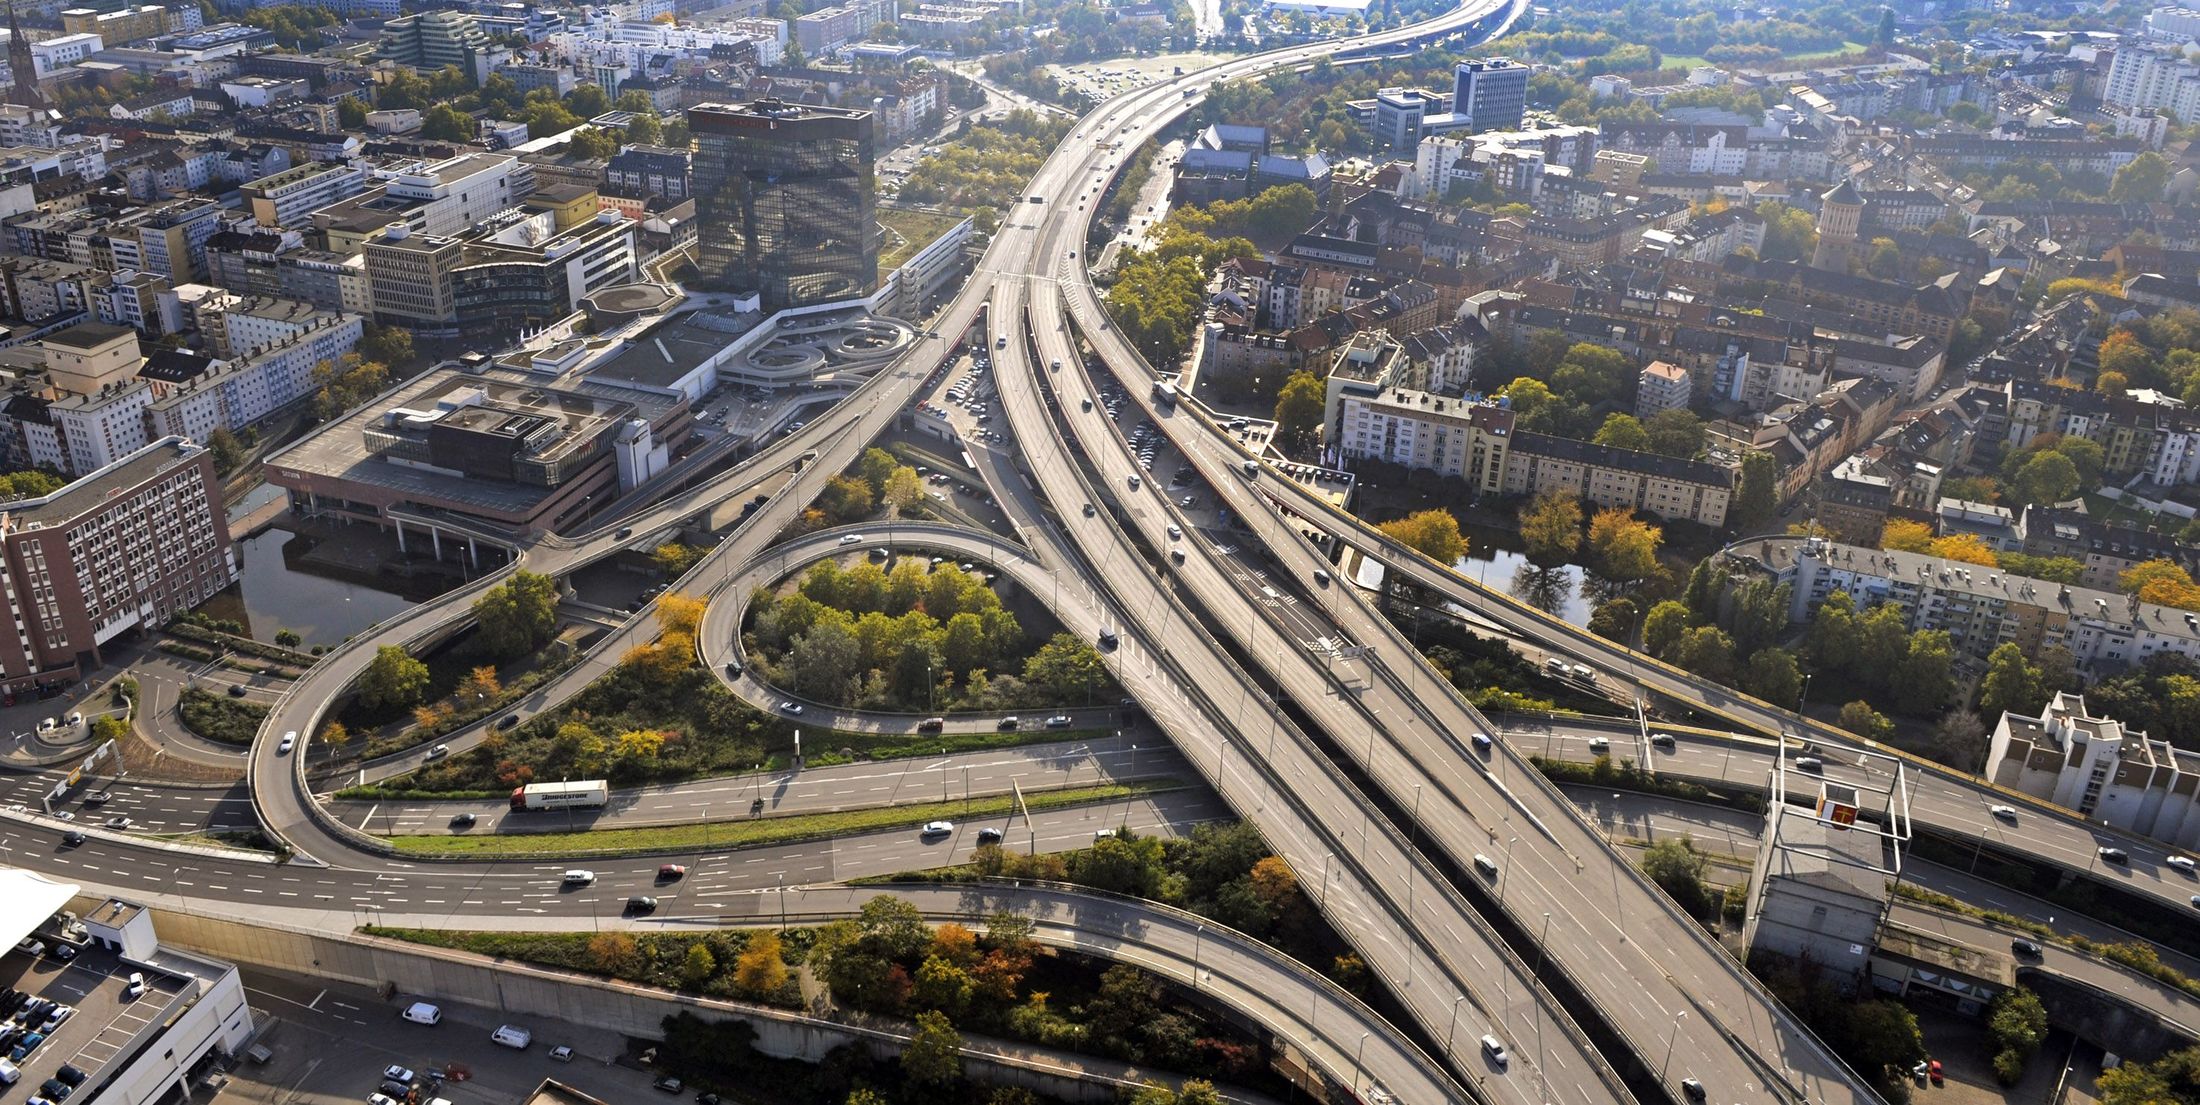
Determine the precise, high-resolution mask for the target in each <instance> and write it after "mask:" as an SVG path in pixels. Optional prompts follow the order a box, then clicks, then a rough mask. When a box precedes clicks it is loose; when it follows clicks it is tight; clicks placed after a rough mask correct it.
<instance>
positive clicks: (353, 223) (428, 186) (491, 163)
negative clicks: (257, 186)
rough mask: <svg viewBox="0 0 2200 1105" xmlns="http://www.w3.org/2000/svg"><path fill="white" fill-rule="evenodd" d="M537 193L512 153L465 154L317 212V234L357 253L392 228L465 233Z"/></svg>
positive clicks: (332, 246)
mask: <svg viewBox="0 0 2200 1105" xmlns="http://www.w3.org/2000/svg"><path fill="white" fill-rule="evenodd" d="M590 177H591V180H593V178H594V174H593V173H591V174H590ZM534 190H535V172H534V167H533V166H532V165H530V164H528V163H527V162H525V161H522V160H520V159H519V158H517V157H514V156H513V155H511V154H508V153H470V154H461V155H459V156H457V157H454V158H451V159H449V160H447V161H438V162H435V163H433V164H430V165H424V166H422V167H421V168H419V169H417V170H414V171H412V172H408V173H402V174H400V175H398V176H397V177H396V178H395V179H393V180H391V181H390V182H389V183H388V184H385V185H381V186H379V187H374V188H369V189H367V190H366V191H364V192H361V193H360V194H358V195H356V196H353V197H352V198H350V199H347V200H343V201H341V202H338V203H334V204H330V205H329V206H327V207H323V208H321V209H319V210H317V211H314V212H313V230H314V232H315V233H316V234H318V235H319V236H320V237H321V238H322V240H323V245H324V246H325V248H327V249H328V250H329V251H330V252H333V253H343V254H352V253H357V252H359V247H360V245H361V243H363V242H365V241H366V240H367V239H369V238H373V237H376V236H378V235H380V234H381V233H382V232H383V231H385V230H387V229H389V227H391V226H392V225H402V226H404V227H405V228H406V229H407V230H409V231H411V232H412V233H416V234H439V235H451V234H460V233H464V232H465V231H466V230H467V229H468V228H470V227H473V226H474V225H476V224H478V223H481V222H483V221H485V220H487V219H488V218H489V216H491V215H494V214H496V213H497V212H499V211H503V210H505V209H506V208H509V207H513V206H515V205H517V204H518V203H519V202H520V201H521V200H523V199H526V198H527V197H528V196H529V195H530V194H532V193H533V192H534Z"/></svg>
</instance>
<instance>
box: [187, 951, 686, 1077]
mask: <svg viewBox="0 0 2200 1105" xmlns="http://www.w3.org/2000/svg"><path fill="white" fill-rule="evenodd" d="M244 983H245V988H246V990H247V992H248V994H249V996H250V998H251V1002H252V1009H253V1013H254V1015H255V1016H258V1017H266V1018H273V1019H274V1020H275V1021H276V1022H278V1023H275V1024H273V1025H272V1026H271V1027H270V1028H269V1029H268V1031H267V1032H266V1034H265V1035H263V1036H262V1037H261V1040H260V1042H261V1043H262V1044H264V1045H265V1046H266V1047H267V1049H268V1050H269V1051H271V1052H272V1053H273V1054H274V1058H273V1059H271V1060H269V1061H268V1062H267V1063H266V1064H264V1065H260V1064H253V1063H244V1064H240V1065H239V1066H238V1067H237V1069H236V1070H235V1071H234V1072H232V1073H233V1078H234V1081H232V1082H231V1083H230V1086H229V1089H228V1090H227V1091H226V1092H225V1093H224V1094H223V1097H224V1099H231V1098H235V1099H238V1100H244V1101H253V1102H265V1103H267V1105H360V1103H361V1102H364V1101H366V1100H367V1095H368V1094H371V1093H378V1092H380V1086H381V1083H382V1081H383V1078H382V1075H383V1074H384V1072H385V1071H386V1070H387V1069H388V1068H389V1066H390V1065H392V1064H396V1065H398V1066H400V1067H403V1068H405V1069H407V1070H409V1071H410V1072H411V1073H412V1074H413V1076H414V1077H413V1082H414V1083H416V1084H417V1086H418V1087H419V1100H420V1101H421V1102H428V1101H432V1100H435V1099H442V1100H445V1101H449V1102H451V1105H511V1103H512V1102H515V1101H520V1100H523V1099H524V1098H525V1097H526V1095H527V1094H528V1093H529V1092H530V1091H531V1090H533V1089H534V1088H535V1086H536V1085H538V1084H539V1083H541V1081H542V1080H543V1079H545V1078H555V1079H557V1080H558V1081H560V1082H563V1083H565V1084H567V1085H569V1086H572V1087H574V1088H576V1089H578V1090H581V1091H582V1092H584V1093H588V1094H592V1095H594V1096H595V1097H597V1098H600V1099H602V1100H604V1101H609V1102H617V1103H621V1105H625V1103H633V1102H643V1101H653V1102H663V1103H665V1105H674V1103H675V1102H688V1101H691V1100H693V1095H692V1094H687V1095H681V1096H677V1097H675V1096H671V1095H668V1094H663V1093H658V1092H655V1091H653V1090H651V1089H650V1080H651V1075H650V1074H648V1073H645V1072H643V1071H640V1070H635V1069H631V1068H628V1067H622V1066H617V1065H614V1064H613V1062H612V1060H613V1059H614V1058H615V1057H617V1056H619V1055H621V1054H623V1053H624V1052H625V1050H626V1043H627V1041H626V1039H625V1037H623V1036H620V1035H619V1034H617V1033H614V1032H607V1031H604V1030H602V1029H597V1028H591V1027H587V1026H583V1025H572V1024H566V1023H564V1022H558V1021H547V1020H543V1019H541V1018H534V1017H518V1016H513V1017H511V1018H508V1019H507V1018H503V1017H499V1016H498V1015H497V1014H496V1013H495V1011H493V1010H486V1009H476V1008H473V1007H471V1006H462V1005H456V1004H453V1003H450V1002H440V1003H439V1005H440V1008H441V1009H442V1011H443V1020H442V1023H440V1024H437V1025H434V1026H428V1025H419V1024H411V1023H407V1022H406V1021H404V1020H403V1019H402V1018H401V1017H400V1012H401V1011H402V1010H403V1009H404V1008H405V1007H406V1006H407V1005H409V1004H411V1001H412V999H413V995H398V996H396V997H393V998H391V999H389V1000H384V999H383V998H382V997H381V996H380V995H379V994H377V993H375V992H374V991H372V990H368V989H365V988H363V987H358V986H348V985H341V984H338V985H330V984H328V983H325V982H322V981H320V980H317V979H310V978H305V977H303V976H298V975H288V974H278V973H274V972H268V971H261V970H256V969H251V968H247V969H246V970H245V971H244ZM508 1022H509V1023H513V1024H516V1025H518V1026H520V1027H523V1028H526V1029H527V1030H528V1031H529V1032H530V1033H531V1034H532V1036H533V1039H532V1041H531V1042H530V1043H529V1045H528V1047H526V1048H525V1049H514V1048H510V1047H504V1046H501V1045H499V1044H495V1043H492V1042H490V1039H489V1036H490V1034H491V1033H492V1032H494V1031H496V1029H497V1028H498V1027H499V1026H500V1025H502V1024H505V1023H508ZM558 1046H566V1047H570V1048H572V1049H573V1058H572V1059H571V1060H570V1061H567V1062H559V1061H556V1060H554V1059H552V1058H550V1049H551V1048H553V1047H558ZM438 1076H442V1077H440V1079H439V1078H438Z"/></svg>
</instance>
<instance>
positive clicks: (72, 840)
mask: <svg viewBox="0 0 2200 1105" xmlns="http://www.w3.org/2000/svg"><path fill="white" fill-rule="evenodd" d="M61 843H63V844H66V845H68V846H69V847H71V848H74V847H76V846H77V845H79V844H82V843H84V834H83V833H80V832H77V831H76V830H75V829H70V830H69V831H68V832H65V833H62V834H61Z"/></svg>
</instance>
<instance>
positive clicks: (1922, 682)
mask: <svg viewBox="0 0 2200 1105" xmlns="http://www.w3.org/2000/svg"><path fill="white" fill-rule="evenodd" d="M1954 670H1955V645H1954V643H1953V642H1952V641H1951V640H1950V639H1949V637H1948V634H1947V633H1946V632H1945V631H1943V630H1938V629H1920V630H1918V631H1917V632H1915V633H1912V634H1910V641H1909V648H1908V650H1907V651H1906V654H1905V658H1904V660H1903V662H1902V663H1901V664H1900V665H1899V666H1897V667H1896V668H1895V669H1894V672H1893V675H1892V678H1891V679H1890V680H1889V682H1890V683H1891V685H1892V689H1893V691H1894V695H1895V707H1896V708H1897V709H1899V710H1901V711H1902V712H1904V713H1907V714H1929V713H1937V712H1939V710H1940V708H1941V707H1942V706H1944V705H1946V704H1947V702H1948V697H1949V696H1950V695H1952V694H1954V693H1955V676H1954Z"/></svg>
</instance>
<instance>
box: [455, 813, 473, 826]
mask: <svg viewBox="0 0 2200 1105" xmlns="http://www.w3.org/2000/svg"><path fill="white" fill-rule="evenodd" d="M473 824H474V815H473V814H470V813H454V814H452V815H451V827H452V828H454V829H470V828H472V827H473Z"/></svg>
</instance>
